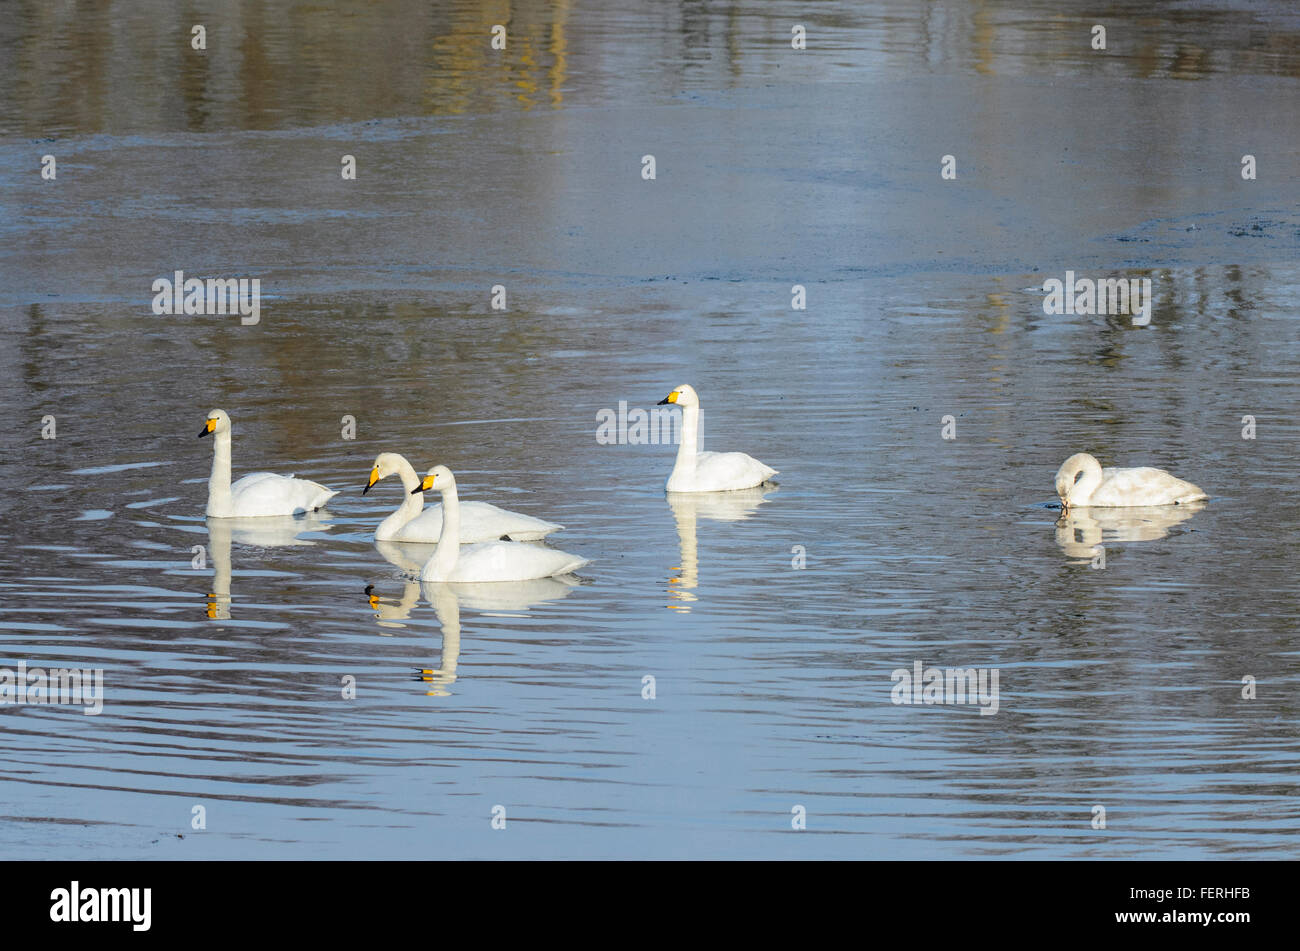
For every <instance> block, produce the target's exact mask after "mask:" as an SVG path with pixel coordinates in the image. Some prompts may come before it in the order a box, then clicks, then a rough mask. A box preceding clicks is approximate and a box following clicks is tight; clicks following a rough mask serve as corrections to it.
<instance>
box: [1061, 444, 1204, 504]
mask: <svg viewBox="0 0 1300 951" xmlns="http://www.w3.org/2000/svg"><path fill="white" fill-rule="evenodd" d="M1076 478H1077V479H1078V481H1075V480H1076ZM1056 494H1057V495H1058V496H1060V498H1061V505H1062V506H1063V507H1064V508H1066V509H1070V508H1083V507H1086V506H1106V507H1115V506H1136V505H1181V504H1184V503H1186V502H1194V501H1196V500H1198V499H1208V498H1209V496H1208V495H1206V494H1205V492H1204V491H1202V490H1201V489H1200V488H1199V487H1198V486H1195V485H1192V484H1191V483H1190V482H1184V481H1183V480H1182V479H1177V478H1174V477H1173V476H1171V475H1170V474H1169V473H1168V472H1165V471H1164V470H1163V469H1153V468H1151V467H1150V466H1140V467H1138V468H1136V469H1103V468H1102V467H1101V463H1100V462H1098V461H1097V460H1096V459H1095V458H1093V457H1092V456H1091V455H1089V454H1088V453H1086V452H1076V453H1075V454H1074V455H1073V456H1071V457H1070V458H1069V459H1066V460H1065V462H1063V463H1062V464H1061V468H1060V469H1058V470H1057V472H1056Z"/></svg>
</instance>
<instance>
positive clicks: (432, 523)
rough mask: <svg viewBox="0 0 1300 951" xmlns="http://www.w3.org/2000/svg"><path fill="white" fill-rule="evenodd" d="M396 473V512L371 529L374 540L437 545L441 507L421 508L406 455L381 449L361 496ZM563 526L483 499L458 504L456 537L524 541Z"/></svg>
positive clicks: (420, 493) (466, 540) (417, 480)
mask: <svg viewBox="0 0 1300 951" xmlns="http://www.w3.org/2000/svg"><path fill="white" fill-rule="evenodd" d="M390 475H396V476H398V477H399V478H400V479H401V480H402V488H403V489H405V490H406V491H405V492H403V493H402V495H403V501H402V504H401V505H400V506H398V508H397V511H395V512H393V514H392V515H390V516H388V517H387V518H386V519H384V520H383V521H382V522H380V523H379V527H378V528H377V529H375V541H377V542H414V543H418V544H424V545H433V544H437V542H438V538H439V536H440V535H441V534H442V506H441V505H439V504H434V505H430V506H429V507H428V508H425V507H424V492H423V490H422V489H420V477H419V476H418V475H416V474H415V469H414V467H412V465H411V464H410V463H409V462H407V461H406V458H405V457H404V456H402V455H400V454H399V453H396V452H381V453H380V454H379V455H377V456H376V457H375V462H374V466H373V467H372V468H371V470H370V481H369V482H368V483H367V484H366V487H365V488H364V489H362V490H361V494H362V495H365V494H366V493H367V492H369V491H370V490H371V489H372V488H374V486H375V484H376V483H378V482H379V481H380V480H381V479H386V478H388V476H390ZM563 527H564V526H563V525H556V524H555V523H554V522H546V521H543V520H542V519H540V518H533V517H532V516H531V515H522V514H520V513H519V512H511V511H508V510H506V509H503V508H497V507H496V506H495V505H490V504H489V503H487V502H462V503H461V505H460V540H461V541H462V542H464V543H467V544H468V543H472V542H486V541H496V540H497V539H499V538H509V539H510V540H511V541H517V542H526V541H536V540H537V539H539V538H545V537H546V536H547V535H549V534H551V532H557V531H559V530H560V529H562V528H563Z"/></svg>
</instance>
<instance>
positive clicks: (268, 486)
mask: <svg viewBox="0 0 1300 951" xmlns="http://www.w3.org/2000/svg"><path fill="white" fill-rule="evenodd" d="M208 435H211V436H212V437H213V444H212V475H211V476H209V477H208V507H207V510H206V514H207V516H208V518H265V517H268V516H273V515H296V514H297V513H299V512H314V511H315V510H316V509H318V508H320V507H321V506H323V505H324V504H325V503H326V502H328V501H329V500H330V499H332V498H333V497H334V496H336V495H338V492H336V491H335V490H333V489H328V488H326V487H325V486H323V485H321V484H320V483H319V482H312V481H310V480H309V479H295V478H294V477H293V476H282V475H276V474H275V473H273V472H253V473H250V474H248V475H246V476H244V477H243V478H242V479H240V480H239V481H238V482H236V483H235V484H234V485H231V483H230V417H229V416H227V415H226V413H225V411H224V410H219V409H214V410H212V411H211V412H209V413H208V419H207V422H206V424H205V425H204V427H203V429H201V430H199V438H200V439H201V438H203V437H204V436H208Z"/></svg>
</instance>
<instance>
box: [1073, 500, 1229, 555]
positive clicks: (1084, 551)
mask: <svg viewBox="0 0 1300 951" xmlns="http://www.w3.org/2000/svg"><path fill="white" fill-rule="evenodd" d="M1205 506H1206V503H1205V501H1203V500H1198V501H1195V502H1188V503H1186V504H1183V505H1146V506H1137V505H1135V506H1132V507H1130V508H1093V507H1089V508H1072V509H1070V510H1068V511H1066V512H1063V513H1062V515H1061V517H1060V518H1059V519H1057V520H1056V543H1057V544H1058V545H1060V546H1061V550H1062V551H1063V552H1065V554H1066V556H1067V557H1069V558H1072V559H1084V560H1087V561H1089V562H1092V561H1093V560H1094V559H1096V558H1097V556H1098V555H1100V554H1102V544H1103V542H1149V541H1156V540H1158V539H1161V538H1165V537H1167V536H1168V535H1169V531H1170V529H1172V528H1173V527H1174V526H1175V525H1181V524H1182V523H1183V522H1186V521H1187V520H1188V519H1190V518H1191V517H1192V516H1193V515H1195V514H1196V513H1197V512H1199V511H1201V510H1202V509H1204V508H1205Z"/></svg>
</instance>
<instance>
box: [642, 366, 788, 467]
mask: <svg viewBox="0 0 1300 951" xmlns="http://www.w3.org/2000/svg"><path fill="white" fill-rule="evenodd" d="M665 403H673V404H675V405H677V406H680V407H681V408H682V442H681V445H680V446H678V447H677V462H676V464H675V465H674V466H673V471H672V473H671V474H670V475H669V476H668V485H667V489H668V491H669V492H731V491H734V490H736V489H751V488H753V487H754V486H756V485H762V484H763V483H764V482H766V481H767V480H768V479H770V478H772V476H774V475H776V474H777V470H776V469H773V468H772V467H771V466H765V465H763V463H761V462H759V461H758V460H757V459H755V458H754V457H753V456H747V455H745V454H744V453H743V452H700V451H699V436H700V398H699V396H697V395H696V393H695V389H694V387H692V386H689V385H687V384H682V385H681V386H679V387H677V389H675V390H673V391H672V392H671V393H669V394H668V396H667V397H665V398H664V399H662V400H660V401H659V405H660V406H663V405H664V404H665Z"/></svg>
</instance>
